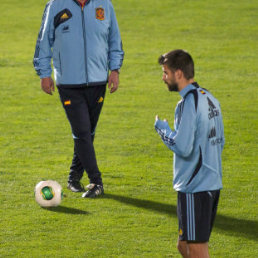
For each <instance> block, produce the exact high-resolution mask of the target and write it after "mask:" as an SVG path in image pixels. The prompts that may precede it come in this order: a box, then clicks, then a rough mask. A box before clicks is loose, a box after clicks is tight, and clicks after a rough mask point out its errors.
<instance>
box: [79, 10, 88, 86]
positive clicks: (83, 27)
mask: <svg viewBox="0 0 258 258" xmlns="http://www.w3.org/2000/svg"><path fill="white" fill-rule="evenodd" d="M83 10H84V7H81V15H82V30H83V41H84V62H85V78H86V84H87V85H88V73H87V56H86V55H87V54H86V33H85V19H84V11H83Z"/></svg>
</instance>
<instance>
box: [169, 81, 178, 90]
mask: <svg viewBox="0 0 258 258" xmlns="http://www.w3.org/2000/svg"><path fill="white" fill-rule="evenodd" d="M167 86H168V90H169V91H178V84H177V83H176V82H173V83H171V84H169V83H167Z"/></svg>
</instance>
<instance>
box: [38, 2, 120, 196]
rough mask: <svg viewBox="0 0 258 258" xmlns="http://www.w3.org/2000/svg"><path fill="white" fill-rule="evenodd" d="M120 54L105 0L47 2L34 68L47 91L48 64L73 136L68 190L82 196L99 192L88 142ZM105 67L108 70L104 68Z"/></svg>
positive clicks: (50, 84)
mask: <svg viewBox="0 0 258 258" xmlns="http://www.w3.org/2000/svg"><path fill="white" fill-rule="evenodd" d="M123 57H124V52H123V49H122V41H121V36H120V32H119V28H118V24H117V20H116V16H115V12H114V8H113V5H112V3H111V1H110V0H51V1H49V2H48V3H47V5H46V8H45V11H44V14H43V18H42V24H41V28H40V31H39V35H38V40H37V44H36V49H35V55H34V60H33V63H34V67H35V70H36V72H37V74H38V75H39V76H40V78H41V87H42V90H43V91H44V92H46V93H47V94H50V95H52V93H53V91H54V82H53V80H52V78H51V75H52V68H51V60H52V59H53V68H54V76H55V81H56V85H57V88H58V91H59V95H60V99H61V102H62V104H63V107H64V109H65V112H66V115H67V118H68V120H69V122H70V125H71V129H72V134H73V138H74V156H73V160H72V165H71V167H70V174H69V179H68V188H69V189H70V190H72V191H73V192H81V191H84V188H83V186H82V185H81V183H80V180H81V178H82V176H83V173H84V171H86V172H87V174H88V177H89V180H90V185H88V191H87V192H86V193H84V194H83V195H82V197H96V196H98V195H101V194H103V193H104V188H103V183H102V178H101V173H100V171H99V168H98V166H97V161H96V156H95V151H94V146H93V140H94V135H95V128H96V126H97V122H98V118H99V115H100V112H101V108H102V106H103V102H104V98H105V91H106V84H107V83H108V87H109V89H110V92H111V93H113V92H115V91H116V90H117V88H118V84H119V69H120V67H121V66H122V62H123ZM109 71H110V72H109Z"/></svg>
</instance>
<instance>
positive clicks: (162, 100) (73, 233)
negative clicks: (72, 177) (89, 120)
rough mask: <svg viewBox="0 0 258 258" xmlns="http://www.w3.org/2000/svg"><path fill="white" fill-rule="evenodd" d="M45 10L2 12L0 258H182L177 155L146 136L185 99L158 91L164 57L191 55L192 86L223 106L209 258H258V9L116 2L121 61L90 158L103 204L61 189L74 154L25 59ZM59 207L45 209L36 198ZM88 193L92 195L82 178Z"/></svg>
mask: <svg viewBox="0 0 258 258" xmlns="http://www.w3.org/2000/svg"><path fill="white" fill-rule="evenodd" d="M45 3H46V1H43V0H40V1H32V0H27V1H17V0H13V1H11V2H10V1H7V0H1V9H2V12H1V16H0V24H1V26H0V89H1V101H0V109H1V113H0V143H1V151H0V185H1V193H0V199H1V213H0V217H1V219H0V227H1V232H0V257H48V256H51V257H179V255H178V252H177V250H176V240H177V218H176V207H175V206H176V193H175V192H174V191H173V188H172V184H171V182H172V152H170V151H168V149H167V148H166V147H165V146H164V145H163V144H162V142H161V141H160V139H159V137H158V135H157V134H156V133H155V130H154V128H153V124H154V116H155V115H156V114H159V115H160V117H167V118H168V119H169V121H170V123H171V124H172V121H173V115H174V107H175V105H176V103H177V101H178V100H179V99H180V98H179V95H177V94H171V93H169V92H168V91H167V89H166V86H165V85H164V84H163V83H162V82H161V69H160V67H159V65H158V64H157V58H158V56H159V55H160V54H162V53H164V52H167V51H169V50H172V49H175V48H183V49H187V50H188V51H189V52H190V53H191V54H192V56H193V58H194V60H195V65H196V80H197V81H198V82H199V83H200V84H201V85H202V86H203V87H205V88H208V89H209V90H210V91H211V92H212V93H213V94H214V95H215V96H216V97H217V98H218V99H219V100H220V102H221V106H222V111H223V117H224V123H225V134H226V146H225V150H224V152H223V174H224V179H223V182H224V189H223V191H222V195H221V200H220V205H219V211H218V216H217V220H216V223H215V227H214V230H213V233H212V236H211V240H210V253H211V256H212V257H219V258H220V257H227V258H228V257H232V258H233V257H234V258H235V257H244V258H245V257H254V258H255V257H257V253H258V250H257V237H258V236H257V232H258V226H257V225H258V222H257V208H258V207H257V183H258V177H257V167H258V164H257V141H258V139H257V131H258V115H257V110H258V109H257V104H258V103H257V102H258V100H257V99H258V98H257V85H258V79H257V78H258V76H257V75H258V74H257V67H258V54H257V53H258V35H257V30H258V25H257V24H258V18H257V12H258V4H257V1H254V0H253V1H252V0H246V1H233V0H229V1H222V0H217V1H212V0H208V1H204V0H203V1H200V0H196V1H183V0H179V1H174V0H163V1H157V0H148V1H147V0H141V1H136V0H126V1H125V0H113V4H114V6H115V9H116V14H117V18H118V21H119V25H120V30H121V33H122V38H123V43H124V50H125V53H126V55H125V60H124V65H123V69H122V72H121V85H120V89H119V91H118V92H116V93H115V94H113V95H110V94H107V97H106V100H105V105H104V108H103V112H102V114H101V117H100V121H99V125H98V128H97V136H96V141H95V148H96V153H97V158H98V163H99V167H100V169H101V171H102V172H103V179H104V183H105V191H106V195H105V196H104V197H103V198H99V199H96V200H84V199H82V198H81V197H80V194H74V193H71V192H69V191H68V190H66V189H65V187H66V180H67V175H68V168H69V165H70V161H71V156H72V148H73V142H72V138H71V135H70V127H69V124H68V122H67V120H66V117H65V114H64V111H63V109H62V107H61V104H60V102H59V99H58V94H57V93H55V95H54V96H52V97H50V96H48V95H46V94H44V93H43V92H42V91H41V90H40V85H39V79H38V78H37V76H36V75H35V72H34V70H33V67H32V57H33V55H34V47H35V42H36V39H37V34H38V30H39V27H40V20H41V16H42V12H43V9H44V6H45ZM42 179H54V180H57V181H58V182H59V183H60V184H61V185H62V186H63V187H64V192H65V194H66V198H65V199H64V200H63V202H62V204H61V206H60V207H58V208H54V209H50V210H48V209H42V208H40V207H39V206H38V205H37V204H36V203H35V201H34V196H33V189H34V186H35V185H36V183H37V182H39V181H41V180H42ZM83 183H84V184H87V179H86V176H85V177H84V178H83Z"/></svg>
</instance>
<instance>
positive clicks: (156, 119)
mask: <svg viewBox="0 0 258 258" xmlns="http://www.w3.org/2000/svg"><path fill="white" fill-rule="evenodd" d="M158 120H159V116H158V115H156V116H155V121H156V122H157V121H158ZM163 121H164V122H168V120H167V119H166V118H165V119H163Z"/></svg>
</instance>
